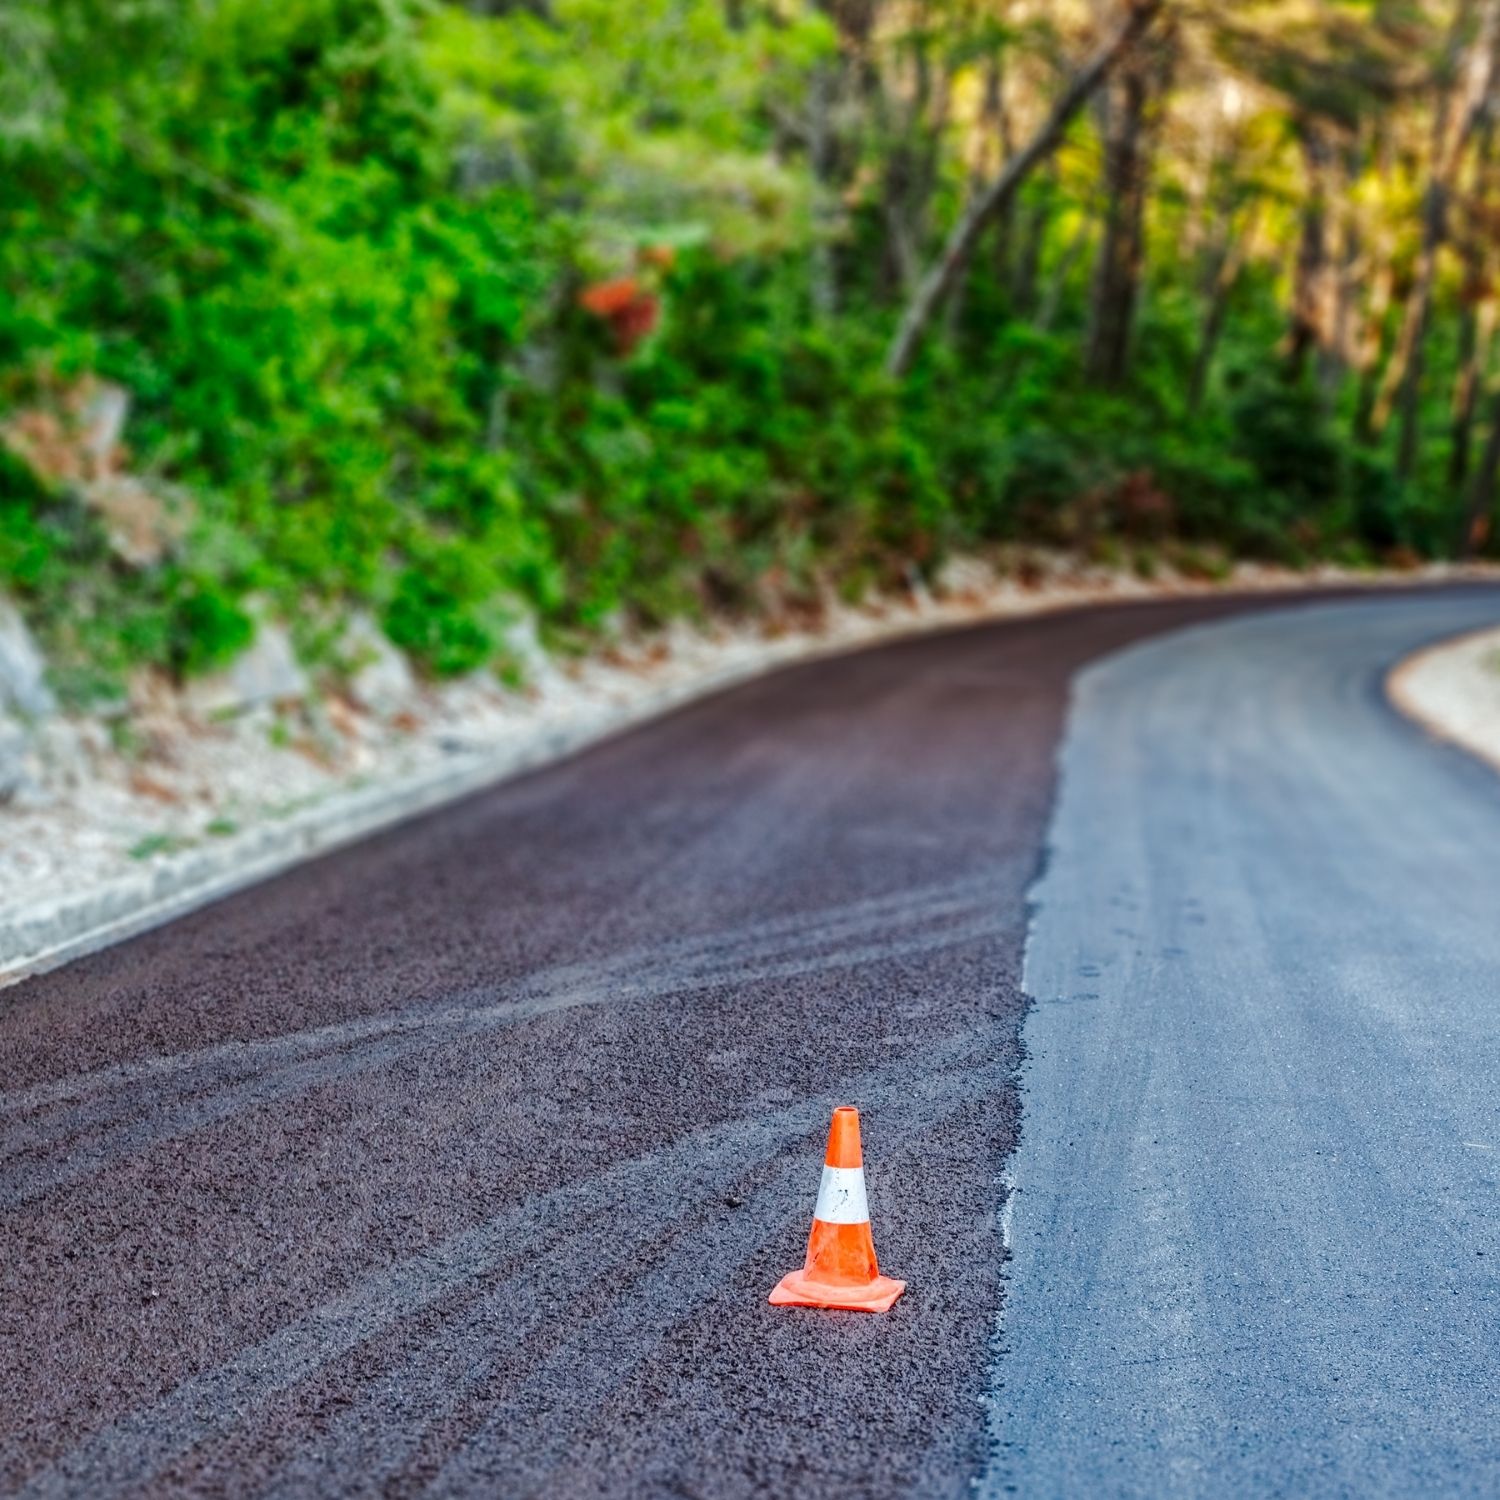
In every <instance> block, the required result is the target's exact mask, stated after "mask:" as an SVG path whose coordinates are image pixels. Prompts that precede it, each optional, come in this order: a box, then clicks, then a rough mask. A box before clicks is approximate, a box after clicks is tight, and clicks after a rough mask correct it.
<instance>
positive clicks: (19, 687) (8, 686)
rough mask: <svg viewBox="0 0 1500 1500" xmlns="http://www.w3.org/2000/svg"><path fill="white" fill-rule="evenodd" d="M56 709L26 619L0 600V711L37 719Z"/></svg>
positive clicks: (41, 661)
mask: <svg viewBox="0 0 1500 1500" xmlns="http://www.w3.org/2000/svg"><path fill="white" fill-rule="evenodd" d="M56 708H57V700H56V699H55V698H54V697H53V696H52V689H51V688H49V687H48V686H47V663H46V662H45V661H43V660H42V653H41V652H40V651H38V650H37V646H36V642H35V641H34V640H32V638H31V632H30V631H29V630H28V629H27V628H26V621H25V620H23V619H22V618H21V612H20V610H18V609H17V608H16V607H15V605H14V604H12V603H11V602H10V600H9V599H0V711H7V710H8V711H9V712H11V713H13V714H16V715H18V716H19V717H21V718H22V719H41V718H45V717H46V716H47V715H48V714H50V713H53V712H54V711H55V710H56Z"/></svg>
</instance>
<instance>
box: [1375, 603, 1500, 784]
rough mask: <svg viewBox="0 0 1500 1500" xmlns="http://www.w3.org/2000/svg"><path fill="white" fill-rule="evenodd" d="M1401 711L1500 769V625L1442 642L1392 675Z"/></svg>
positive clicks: (1394, 698)
mask: <svg viewBox="0 0 1500 1500" xmlns="http://www.w3.org/2000/svg"><path fill="white" fill-rule="evenodd" d="M1389 689H1390V695H1391V699H1392V701H1393V702H1394V703H1395V705H1396V707H1397V708H1399V709H1400V710H1401V711H1402V712H1403V713H1405V714H1407V715H1408V716H1409V717H1411V718H1413V719H1415V720H1417V722H1418V723H1420V724H1421V725H1422V726H1423V727H1424V728H1425V729H1427V730H1428V731H1429V732H1430V733H1432V734H1435V735H1437V736H1438V738H1439V739H1444V740H1448V741H1449V742H1451V743H1452V744H1455V745H1458V746H1460V747H1461V748H1463V749H1465V750H1467V751H1469V752H1470V753H1471V754H1473V755H1477V756H1479V757H1480V759H1482V760H1486V761H1488V762H1489V763H1490V764H1491V765H1492V766H1494V767H1495V769H1496V770H1497V771H1500V625H1496V626H1495V627H1494V628H1492V629H1489V630H1480V631H1476V632H1474V633H1473V634H1471V635H1463V636H1460V637H1458V639H1457V640H1452V641H1443V642H1441V643H1440V644H1439V645H1436V646H1430V647H1428V648H1427V650H1425V651H1419V652H1418V653H1417V654H1416V655H1415V656H1411V657H1408V658H1407V659H1406V660H1405V661H1404V662H1402V663H1401V664H1400V665H1399V666H1398V667H1397V668H1396V669H1395V671H1393V672H1392V673H1391V676H1390V681H1389Z"/></svg>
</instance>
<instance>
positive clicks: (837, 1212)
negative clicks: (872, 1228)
mask: <svg viewBox="0 0 1500 1500" xmlns="http://www.w3.org/2000/svg"><path fill="white" fill-rule="evenodd" d="M802 1201H803V1202H804V1203H805V1202H806V1201H807V1200H806V1199H805V1198H804V1199H803V1200H802ZM813 1218H815V1219H821V1220H822V1221H823V1222H824V1223H825V1224H867V1223H869V1220H870V1205H869V1203H868V1202H867V1201H866V1200H865V1169H864V1168H863V1167H830V1166H825V1167H824V1168H823V1181H822V1183H821V1184H820V1185H819V1187H818V1206H817V1207H816V1208H815V1209H814V1210H813Z"/></svg>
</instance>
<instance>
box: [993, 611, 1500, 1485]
mask: <svg viewBox="0 0 1500 1500" xmlns="http://www.w3.org/2000/svg"><path fill="white" fill-rule="evenodd" d="M1495 616H1496V608H1495V601H1494V599H1493V597H1491V598H1489V599H1475V598H1473V597H1470V598H1469V599H1467V600H1466V599H1463V598H1427V599H1402V600H1399V601H1396V600H1379V601H1371V602H1367V603H1359V604H1348V603H1344V604H1338V605H1334V606H1330V607H1326V608H1319V609H1315V610H1310V611H1309V610H1303V611H1298V612H1295V613H1286V614H1277V615H1269V616H1262V617H1259V618H1254V619H1243V620H1235V621H1232V622H1229V623H1222V624H1216V625H1212V626H1205V627H1202V628H1200V629H1196V630H1190V631H1186V632H1183V633H1180V634H1176V635H1173V636H1169V637H1167V638H1164V639H1162V640H1158V641H1155V642H1152V643H1150V644H1147V645H1142V646H1137V647H1136V648H1134V649H1132V650H1130V651H1127V652H1124V653H1122V654H1120V655H1117V656H1114V657H1112V658H1110V659H1109V660H1107V661H1105V662H1103V663H1101V664H1099V665H1097V666H1095V667H1092V668H1091V669H1089V670H1088V671H1087V672H1086V673H1084V674H1083V676H1082V678H1081V680H1080V682H1079V684H1078V689H1077V700H1076V704H1075V708H1074V711H1073V714H1072V716H1071V718H1070V723H1069V728H1068V732H1067V739H1066V744H1065V748H1064V753H1063V757H1062V784H1061V795H1060V798H1059V803H1058V808H1057V812H1056V815H1055V819H1054V822H1053V826H1052V832H1051V836H1050V844H1051V859H1050V862H1049V864H1048V867H1047V872H1046V877H1045V879H1044V880H1043V881H1042V882H1041V883H1040V885H1039V887H1038V888H1037V890H1036V892H1035V898H1036V903H1037V910H1036V915H1035V919H1034V922H1033V927H1032V931H1031V936H1030V941H1029V944H1028V947H1027V956H1026V966H1025V976H1026V987H1027V990H1028V992H1029V993H1031V994H1032V995H1034V996H1035V998H1036V1001H1037V1005H1036V1009H1035V1011H1034V1012H1033V1014H1032V1016H1031V1017H1030V1018H1029V1019H1028V1021H1027V1023H1026V1027H1025V1033H1024V1034H1025V1039H1026V1043H1027V1047H1028V1051H1029V1056H1030V1061H1029V1064H1028V1068H1027V1074H1026V1086H1025V1102H1026V1115H1025V1121H1026V1125H1025V1131H1024V1139H1023V1143H1022V1147H1021V1150H1020V1152H1019V1154H1018V1157H1017V1159H1016V1161H1015V1163H1014V1165H1013V1166H1012V1168H1011V1180H1012V1182H1013V1183H1014V1185H1015V1187H1016V1188H1017V1189H1018V1191H1017V1192H1016V1194H1015V1198H1014V1209H1013V1212H1012V1214H1011V1218H1010V1222H1011V1225H1012V1233H1013V1245H1014V1254H1015V1259H1014V1263H1013V1266H1012V1275H1011V1278H1010V1282H1009V1287H1008V1295H1007V1302H1006V1310H1005V1331H1006V1344H1007V1348H1008V1352H1007V1353H1006V1354H1005V1355H1004V1357H1003V1358H1001V1359H1000V1360H999V1361H998V1362H997V1364H996V1369H995V1376H996V1380H997V1384H998V1387H999V1388H998V1391H997V1399H996V1407H995V1433H996V1437H997V1440H998V1442H999V1444H1000V1447H999V1451H998V1456H997V1459H996V1462H995V1464H994V1467H993V1469H992V1471H991V1473H990V1475H989V1476H988V1479H987V1482H986V1484H985V1486H984V1487H983V1493H985V1494H987V1495H990V1496H994V1495H1000V1494H1005V1493H1008V1492H1010V1491H1012V1490H1014V1491H1016V1492H1019V1493H1021V1494H1023V1495H1122V1496H1123V1495H1132V1496H1152V1497H1158V1496H1172V1495H1183V1496H1197V1495H1209V1494H1215V1493H1224V1492H1226V1491H1229V1492H1233V1493H1236V1494H1242V1495H1296V1496H1303V1495H1358V1496H1375V1495H1391V1496H1412V1495H1422V1496H1436V1495H1474V1496H1480V1495H1485V1496H1494V1495H1497V1494H1500V881H1497V877H1500V780H1497V779H1496V778H1495V776H1494V774H1493V772H1492V771H1490V770H1489V769H1488V768H1485V767H1482V766H1480V765H1479V764H1478V763H1477V762H1472V761H1470V760H1469V759H1467V758H1466V757H1465V756H1463V755H1462V754H1460V753H1459V752H1458V751H1455V750H1450V749H1446V748H1443V747H1441V746H1436V745H1434V744H1432V743H1430V742H1429V741H1428V740H1427V739H1426V737H1425V736H1424V735H1423V734H1422V733H1421V732H1420V731H1419V730H1417V729H1416V728H1414V727H1413V726H1411V725H1409V724H1407V723H1405V722H1404V721H1402V720H1399V719H1398V718H1397V717H1396V716H1395V715H1394V713H1393V712H1392V710H1391V709H1390V708H1389V706H1388V705H1387V703H1386V701H1385V699H1384V696H1383V693H1382V680H1383V677H1384V674H1385V670H1386V668H1387V667H1388V666H1389V665H1390V663H1391V662H1393V661H1394V660H1396V659H1398V658H1399V657H1401V656H1403V655H1404V654H1406V653H1408V652H1409V651H1410V650H1411V649H1412V648H1413V647H1415V646H1417V645H1420V644H1422V643H1424V642H1426V641H1428V640H1430V639H1433V638H1435V637H1439V636H1443V635H1448V634H1452V633H1455V632H1457V631H1460V630H1465V629H1472V628H1474V627H1475V626H1477V625H1481V624H1491V623H1493V621H1494V619H1495Z"/></svg>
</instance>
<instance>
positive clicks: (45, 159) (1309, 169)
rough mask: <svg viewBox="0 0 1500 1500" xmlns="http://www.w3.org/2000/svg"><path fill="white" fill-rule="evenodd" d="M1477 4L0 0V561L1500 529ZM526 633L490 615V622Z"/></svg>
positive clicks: (94, 613)
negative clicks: (1497, 522)
mask: <svg viewBox="0 0 1500 1500" xmlns="http://www.w3.org/2000/svg"><path fill="white" fill-rule="evenodd" d="M1497 45H1500V0H1458V3H1436V0H1432V3H1429V0H1240V3H1237V4H1235V5H1233V6H1217V5H1192V4H1187V3H1172V0H1166V3H1156V0H1046V3H1041V0H632V3H631V4H628V5H624V4H620V3H618V0H471V3H469V4H466V5H463V4H456V3H449V0H278V3H276V4H274V5H272V4H268V3H265V0H9V3H8V4H7V5H6V6H5V7H4V8H3V9H0V436H3V439H4V441H3V445H0V586H3V587H4V588H5V589H6V590H7V591H9V592H12V593H14V594H15V595H16V596H17V597H18V598H19V599H20V600H21V601H22V603H23V605H24V606H25V608H26V609H27V611H28V613H29V614H30V615H31V616H32V618H33V620H34V621H35V623H36V624H37V625H38V626H39V628H40V629H42V630H43V631H44V632H45V634H46V637H47V639H48V640H49V641H50V642H51V644H52V646H53V650H54V654H55V655H56V656H57V657H58V658H59V659H61V660H63V661H64V662H67V663H71V664H72V668H73V671H74V679H75V682H74V685H75V687H76V688H77V690H78V691H79V692H81V693H86V692H87V691H89V690H90V688H91V685H94V684H96V683H97V684H107V683H108V682H109V681H111V680H114V679H116V678H118V676H119V674H120V673H122V672H124V671H127V670H128V669H129V668H130V667H131V666H132V665H133V664H135V663H141V662H144V663H155V664H160V665H164V666H167V667H170V668H171V669H172V670H174V671H177V672H179V673H189V672H193V671H196V670H200V669H203V668H205V667H210V666H213V665H216V664H218V663H219V662H221V661H222V660H224V659H225V658H226V657H227V656H229V655H231V654H232V653H233V652H235V651H236V650H238V649H239V648H240V647H241V646H242V645H243V643H244V641H245V640H246V639H247V638H248V636H249V633H250V631H251V630H252V629H253V623H252V617H253V616H254V614H255V613H256V612H257V611H259V610H270V611H275V612H278V613H281V614H283V615H286V616H288V617H290V618H291V620H292V621H293V623H294V625H295V627H296V630H297V632H298V641H299V646H300V647H301V649H302V650H303V651H304V653H306V654H307V655H308V656H309V658H310V659H316V658H317V656H318V653H319V652H320V651H324V652H326V651H327V650H328V649H330V643H331V642H333V641H335V640H336V638H337V635H338V631H339V627H340V622H341V620H342V619H343V618H344V617H345V616H347V615H348V613H349V612H350V611H352V610H356V609H357V610H363V611H368V612H370V613H373V614H374V615H375V616H376V617H377V618H378V619H379V620H380V622H381V623H382V625H383V627H384V629H385V631H386V633H387V634H388V635H389V636H390V637H391V638H392V639H393V640H395V641H396V642H397V643H398V644H400V645H402V646H403V647H405V648H406V649H408V650H409V651H411V652H412V653H413V654H414V655H415V656H416V657H417V658H419V659H420V660H421V661H422V662H424V663H425V664H426V665H427V667H428V668H429V669H430V670H432V671H434V672H437V673H456V672H463V671H466V670H469V669H471V668H473V667H476V666H481V665H486V664H497V663H498V664H500V665H504V664H505V662H506V659H507V653H508V651H512V648H511V647H509V646H508V644H507V643H508V642H509V641H511V639H512V635H513V630H514V625H515V622H516V621H517V620H518V619H521V618H523V617H526V616H533V615H534V616H536V617H539V618H540V619H541V620H542V622H543V623H544V626H545V628H546V629H547V630H548V631H549V632H551V633H552V634H553V635H554V636H555V637H557V638H559V639H566V638H569V637H573V638H579V639H582V638H586V637H587V636H588V635H589V634H590V633H593V632H597V631H599V630H601V629H609V628H613V627H614V626H615V625H616V624H617V623H618V622H619V621H621V620H624V619H631V620H638V621H642V622H645V623H648V624H650V623H657V622H660V621H662V620H665V619H666V618H669V617H671V616H673V615H678V614H683V613H687V614H694V613H701V612H703V611H708V610H714V611H723V610H751V609H755V608H758V607H764V606H766V605H767V604H774V605H775V607H778V608H788V607H791V608H798V607H808V608H813V607H816V605H817V602H818V601H819V600H820V599H822V598H826V597H827V595H828V593H829V592H830V591H831V590H838V591H841V592H842V593H844V594H846V595H857V594H859V593H860V592H862V591H864V590H865V589H867V588H870V587H872V586H879V585H885V586H891V585H906V584H909V583H910V582H911V581H912V580H913V579H914V578H915V577H917V576H918V575H919V574H922V573H931V572H932V571H934V570H935V569H936V568H937V567H938V566H939V565H940V563H941V560H942V558H943V557H944V556H945V555H947V554H948V553H950V552H951V551H953V550H954V549H966V548H983V547H986V546H990V545H1000V544H1010V543H1039V544H1046V545H1054V546H1066V547H1071V548H1077V549H1081V550H1082V551H1084V552H1086V553H1088V554H1089V555H1091V556H1094V557H1097V558H1100V559H1103V560H1107V561H1114V562H1119V563H1123V564H1133V565H1134V566H1137V567H1139V568H1141V569H1142V570H1149V569H1150V568H1152V567H1153V566H1155V565H1156V564H1157V563H1158V562H1159V561H1161V560H1168V561H1171V562H1174V563H1175V564H1177V565H1179V566H1188V567H1196V568H1207V569H1212V568H1215V567H1217V566H1220V565H1221V560H1222V559H1224V558H1226V557H1228V556H1231V555H1252V556H1261V557H1266V558H1269V559H1274V560H1279V561H1284V562H1291V563H1300V562H1303V561H1306V560H1309V559H1312V558H1315V557H1323V556H1331V557H1335V558H1338V559H1340V560H1344V561H1352V562H1360V561H1371V562H1378V561H1394V562H1400V561H1402V560H1408V559H1413V558H1418V557H1437V556H1444V555H1452V554H1466V555H1467V554H1473V553H1477V552H1482V551H1484V550H1486V549H1487V548H1489V547H1490V546H1491V521H1492V510H1493V506H1494V500H1495V471H1496V467H1497V464H1500V388H1497V381H1496V378H1495V375H1496V372H1495V358H1494V353H1495V351H1494V350H1493V348H1492V343H1493V332H1494V325H1495V309H1496V301H1495V285H1494V278H1495V262H1496V235H1497V232H1500V195H1497V183H1496V176H1497V172H1500V161H1497V157H1500V143H1497V142H1496V140H1495V134H1496V121H1495V106H1496V100H1497V97H1500V75H1497V71H1496V63H1497V59H1496V49H1497ZM512 654H513V653H512Z"/></svg>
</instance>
